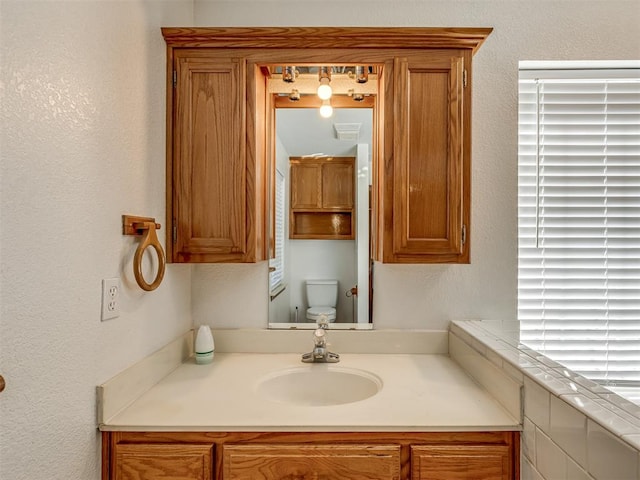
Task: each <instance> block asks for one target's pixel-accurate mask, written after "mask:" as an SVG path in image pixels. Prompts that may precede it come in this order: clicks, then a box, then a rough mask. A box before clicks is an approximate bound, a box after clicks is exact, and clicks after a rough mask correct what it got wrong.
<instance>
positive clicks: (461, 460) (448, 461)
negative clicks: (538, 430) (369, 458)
mask: <svg viewBox="0 0 640 480" xmlns="http://www.w3.org/2000/svg"><path fill="white" fill-rule="evenodd" d="M411 479H412V480H443V479H447V480H512V479H513V465H512V461H511V451H510V448H509V446H507V445H461V446H454V445H424V446H413V447H411Z"/></svg>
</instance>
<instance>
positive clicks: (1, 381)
mask: <svg viewBox="0 0 640 480" xmlns="http://www.w3.org/2000/svg"><path fill="white" fill-rule="evenodd" d="M5 385H6V383H4V377H3V376H2V375H0V392H1V391H3V390H4V387H5Z"/></svg>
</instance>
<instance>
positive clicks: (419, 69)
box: [393, 57, 468, 261]
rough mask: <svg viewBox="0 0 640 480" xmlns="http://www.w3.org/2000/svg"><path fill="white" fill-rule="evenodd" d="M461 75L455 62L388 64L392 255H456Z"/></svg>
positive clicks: (459, 224) (459, 216)
mask: <svg viewBox="0 0 640 480" xmlns="http://www.w3.org/2000/svg"><path fill="white" fill-rule="evenodd" d="M462 75H463V58H462V57H453V58H451V59H449V60H447V61H443V60H442V59H438V60H432V61H429V60H428V59H425V60H424V61H417V60H411V61H409V60H406V59H402V58H397V59H396V60H395V62H394V83H395V100H394V111H395V118H396V121H395V124H394V178H395V180H394V195H393V210H394V217H393V255H395V256H398V257H401V256H403V255H404V256H408V257H410V256H414V259H419V258H420V256H421V255H424V256H425V258H426V257H428V256H432V260H433V261H438V260H440V261H450V260H449V259H451V258H455V256H456V255H460V254H462V224H463V193H464V192H463V184H464V178H463V163H464V162H463V160H464V159H463V148H462V147H463V128H462V124H463V112H462V105H463V82H462ZM467 208H468V206H467ZM439 256H440V257H439Z"/></svg>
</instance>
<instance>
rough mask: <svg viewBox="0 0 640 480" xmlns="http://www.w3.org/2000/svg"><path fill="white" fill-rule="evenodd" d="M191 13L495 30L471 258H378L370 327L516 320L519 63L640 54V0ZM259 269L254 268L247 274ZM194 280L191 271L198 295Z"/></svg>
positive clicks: (329, 5) (484, 97) (263, 22)
mask: <svg viewBox="0 0 640 480" xmlns="http://www.w3.org/2000/svg"><path fill="white" fill-rule="evenodd" d="M195 13H196V15H195V18H196V21H197V23H198V24H199V25H209V26H223V25H224V26H247V25H252V26H253V25H255V26H270V25H281V26H286V25H290V26H295V25H308V26H315V25H318V26H327V25H336V26H339V25H350V26H372V25H375V26H483V27H494V31H493V33H492V34H491V36H490V37H489V38H488V40H487V41H486V42H485V44H484V45H483V46H482V47H481V48H480V50H479V51H478V53H477V55H476V56H475V59H474V62H475V63H474V78H473V88H474V91H473V100H474V104H473V148H472V152H473V154H472V156H473V169H472V185H473V187H472V222H471V242H472V243H471V245H472V246H471V262H472V263H471V264H470V265H456V266H442V265H422V266H415V265H409V266H406V265H383V264H377V265H376V268H375V273H374V289H375V292H374V306H373V315H374V327H375V328H435V329H443V328H446V327H447V323H448V321H449V320H450V319H452V318H469V317H484V318H497V319H513V318H515V315H516V272H517V262H516V255H517V230H516V228H517V227H516V225H517V220H516V215H517V211H516V203H517V168H516V164H517V69H518V61H519V60H562V59H592V60H600V59H637V58H640V29H638V24H640V3H639V2H638V1H637V0H626V1H619V0H599V1H588V0H555V1H549V0H547V1H525V0H502V1H498V0H473V1H472V0H468V1H465V0H446V1H444V0H432V1H428V0H422V1H417V0H415V1H410V0H407V1H394V2H389V1H368V0H353V1H350V2H347V1H342V0H340V1H338V0H333V1H331V0H323V1H319V0H302V1H301V0H295V1H293V0H290V1H278V0H273V1H260V0H255V1H245V0H233V1H216V0H196V2H195ZM262 270H263V267H262V266H261V265H256V266H254V268H253V273H254V274H255V275H261V271H262ZM245 273H246V272H245ZM203 281H204V279H202V278H200V277H198V276H197V275H194V284H198V289H199V291H202V292H205V291H207V290H208V288H209V287H208V286H207V285H203V284H202V283H203ZM211 288H215V286H213V285H212V286H211ZM257 294H258V292H256V295H257ZM247 295H250V292H247ZM223 300H224V299H223ZM245 300H246V301H247V302H249V303H251V302H252V300H253V301H259V300H260V299H259V298H257V297H251V296H249V297H247V298H246V299H245ZM193 302H194V304H198V303H200V298H199V297H198V296H196V295H194V298H193ZM209 306H210V307H211V308H219V307H218V306H216V305H213V304H209ZM241 323H242V325H247V324H253V325H255V326H263V325H264V324H263V322H262V320H261V318H260V317H256V318H255V319H253V320H252V319H250V318H247V317H245V316H243V318H242V322H241Z"/></svg>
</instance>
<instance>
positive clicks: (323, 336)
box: [302, 315, 340, 363]
mask: <svg viewBox="0 0 640 480" xmlns="http://www.w3.org/2000/svg"><path fill="white" fill-rule="evenodd" d="M328 328H329V322H328V321H327V317H326V315H321V316H320V319H319V320H318V328H316V329H315V330H314V332H313V344H314V347H313V350H312V351H311V352H309V353H305V354H303V355H302V361H303V362H304V363H338V362H339V361H340V355H338V354H337V353H332V352H330V351H328V350H327V329H328Z"/></svg>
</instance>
